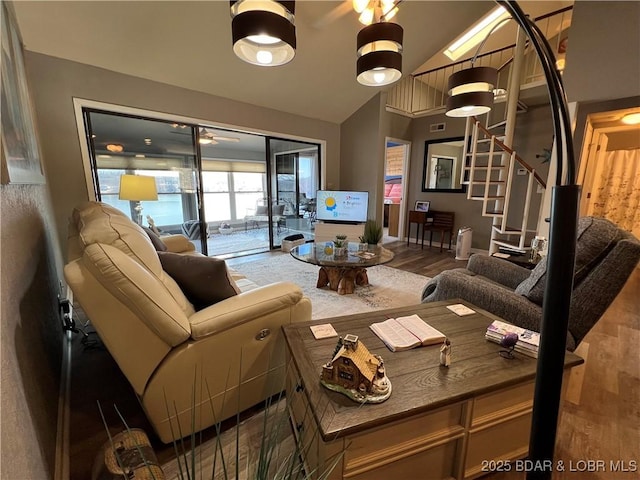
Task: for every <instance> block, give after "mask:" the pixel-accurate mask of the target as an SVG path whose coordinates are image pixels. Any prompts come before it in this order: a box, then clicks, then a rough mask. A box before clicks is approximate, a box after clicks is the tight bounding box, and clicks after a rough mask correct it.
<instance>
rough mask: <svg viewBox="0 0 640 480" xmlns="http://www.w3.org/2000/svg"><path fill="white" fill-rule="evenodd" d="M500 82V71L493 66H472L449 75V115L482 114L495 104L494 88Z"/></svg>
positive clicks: (467, 115)
mask: <svg viewBox="0 0 640 480" xmlns="http://www.w3.org/2000/svg"><path fill="white" fill-rule="evenodd" d="M497 82H498V71H497V70H496V69H495V68H492V67H471V68H467V69H465V70H460V71H459V72H456V73H454V74H453V75H451V76H450V77H449V83H448V85H447V88H448V90H449V97H448V98H447V111H446V113H445V115H447V116H448V117H470V116H473V115H482V114H483V113H487V112H488V111H489V110H491V107H492V106H493V96H494V95H493V89H494V88H495V86H496V83H497Z"/></svg>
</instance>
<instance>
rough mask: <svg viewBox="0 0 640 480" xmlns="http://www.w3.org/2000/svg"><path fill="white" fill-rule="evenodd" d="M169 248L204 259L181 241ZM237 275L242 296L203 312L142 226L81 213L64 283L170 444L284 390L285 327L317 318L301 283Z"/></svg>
mask: <svg viewBox="0 0 640 480" xmlns="http://www.w3.org/2000/svg"><path fill="white" fill-rule="evenodd" d="M162 240H163V242H164V243H165V244H166V245H167V246H168V249H169V251H173V252H179V253H184V254H190V255H199V254H197V253H196V252H194V246H193V244H192V243H191V242H189V241H188V240H187V239H186V237H184V236H182V235H173V236H169V237H163V238H162ZM229 271H230V274H231V275H230V276H231V277H232V278H233V280H234V281H235V283H236V285H237V287H238V288H239V290H240V291H241V293H239V294H238V295H236V296H232V297H229V298H227V299H225V300H222V301H220V302H218V303H215V304H213V305H211V306H209V307H207V308H204V309H202V310H200V311H198V312H196V311H195V310H194V308H193V305H192V304H191V303H190V302H189V301H188V300H187V297H186V296H185V295H184V293H183V292H182V290H181V289H180V287H179V286H178V285H177V284H176V282H175V281H174V280H173V279H172V278H171V277H170V276H169V275H168V274H166V273H165V272H164V271H163V269H162V266H161V263H160V260H159V258H158V254H157V252H156V250H155V248H154V247H153V245H152V243H151V240H150V239H149V237H148V236H147V234H146V233H145V231H144V230H143V229H142V228H141V227H140V226H138V225H136V224H135V223H134V222H132V221H131V220H130V219H129V218H128V217H127V216H126V215H124V214H123V213H122V212H120V211H119V210H117V209H115V208H113V207H110V206H109V205H106V204H103V203H98V202H88V203H86V204H84V205H82V206H80V207H78V208H76V209H75V210H74V212H73V216H72V219H71V222H70V235H69V262H68V264H67V265H66V266H65V269H64V274H65V279H66V281H67V283H68V285H69V286H70V287H71V289H72V291H73V294H74V301H77V302H78V303H79V304H80V306H81V307H82V309H83V310H84V311H85V313H86V314H87V316H88V317H89V319H90V320H91V324H92V325H93V326H94V327H95V329H96V331H97V332H98V334H99V335H100V338H101V339H102V341H103V342H104V344H105V346H106V347H107V349H108V350H109V352H110V353H111V355H112V356H113V358H114V359H115V361H116V362H117V363H118V366H119V367H120V369H121V370H122V372H123V373H124V375H125V376H126V377H127V379H128V380H129V382H130V383H131V385H132V387H133V389H134V390H135V392H136V394H137V395H138V397H139V400H140V403H141V405H142V407H143V408H144V410H145V412H146V414H147V417H148V418H149V420H150V422H151V424H152V425H153V428H154V429H155V431H156V433H157V434H158V436H159V438H160V439H161V440H162V441H163V442H165V443H168V442H170V441H171V440H172V439H174V438H178V437H181V436H186V435H189V434H190V433H191V431H192V428H191V424H192V423H191V422H192V413H193V414H194V418H195V428H193V430H195V431H199V430H202V429H204V428H206V427H209V426H211V425H213V424H215V423H216V422H218V421H222V420H224V419H226V418H229V417H231V416H233V415H235V414H236V413H237V412H238V411H242V410H244V409H246V408H248V407H250V406H252V405H255V404H257V403H259V402H261V401H262V400H264V399H265V398H267V397H268V396H270V395H273V394H275V393H277V392H279V391H282V390H283V389H284V373H285V344H284V339H283V335H282V331H281V326H282V325H287V324H290V323H293V322H301V321H308V320H310V319H311V302H310V300H309V299H308V298H307V297H305V296H303V294H302V291H301V290H300V288H299V287H298V286H297V285H295V284H292V283H287V282H279V283H273V284H271V285H267V286H264V287H258V286H257V285H255V284H254V283H253V282H251V281H250V280H248V279H246V278H244V277H242V276H241V275H239V274H238V273H237V272H234V271H232V270H231V269H229ZM238 387H239V388H238ZM194 394H195V395H194ZM193 405H195V409H192V406H193ZM192 410H194V411H193V412H192ZM168 412H170V415H169V413H168ZM170 417H171V422H170V421H169V419H170ZM176 418H177V420H179V423H180V427H179V428H178V426H177V423H176Z"/></svg>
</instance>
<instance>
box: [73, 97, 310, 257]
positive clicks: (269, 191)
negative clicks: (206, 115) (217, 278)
mask: <svg viewBox="0 0 640 480" xmlns="http://www.w3.org/2000/svg"><path fill="white" fill-rule="evenodd" d="M83 115H84V122H85V131H86V135H87V143H88V145H89V150H90V157H91V158H90V163H91V175H92V178H93V189H94V192H95V198H96V199H97V200H99V201H103V202H105V203H108V204H109V205H112V206H114V207H115V208H117V209H119V210H121V211H123V212H125V213H126V214H127V215H129V216H130V217H131V218H132V219H133V220H134V221H136V222H138V223H140V224H141V225H142V226H145V227H147V226H153V227H154V228H157V229H158V231H159V233H160V234H161V235H162V234H173V233H182V234H184V235H187V236H188V237H189V239H190V240H191V241H192V242H193V243H194V245H195V246H196V250H198V251H199V252H202V253H204V254H208V255H215V256H222V257H224V256H231V255H238V254H246V253H256V252H261V251H267V250H269V249H273V248H278V247H279V246H280V245H281V244H282V240H283V238H285V237H287V236H288V235H293V234H298V235H300V234H301V235H303V237H304V238H305V239H306V240H312V239H313V236H314V235H313V229H314V222H315V197H316V192H317V190H318V189H319V186H320V174H319V172H320V146H319V145H317V144H310V143H305V142H299V141H292V140H286V139H280V138H271V137H267V136H265V135H259V134H254V133H246V132H238V131H232V130H226V129H221V128H217V127H213V126H208V125H191V124H184V123H177V122H172V121H169V120H157V119H152V118H143V117H137V116H131V115H124V114H118V113H113V112H107V111H102V110H96V109H88V108H86V109H84V110H83ZM138 177H141V178H138ZM144 177H147V178H148V177H152V178H153V181H152V184H153V185H154V188H155V191H154V192H153V194H149V193H148V192H147V193H144V194H142V193H131V191H132V190H131V189H130V188H125V189H121V184H122V183H121V182H122V181H123V179H125V180H127V181H134V180H135V181H142V180H144Z"/></svg>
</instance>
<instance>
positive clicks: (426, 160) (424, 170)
mask: <svg viewBox="0 0 640 480" xmlns="http://www.w3.org/2000/svg"><path fill="white" fill-rule="evenodd" d="M463 140H464V137H450V138H439V139H437V140H427V141H425V142H424V163H423V166H422V191H423V192H442V193H464V192H466V191H467V186H466V185H460V188H427V176H428V173H429V165H428V163H429V146H430V145H433V144H439V143H448V142H460V141H463ZM460 161H461V164H462V168H464V166H465V165H466V161H465V159H464V158H461V159H460Z"/></svg>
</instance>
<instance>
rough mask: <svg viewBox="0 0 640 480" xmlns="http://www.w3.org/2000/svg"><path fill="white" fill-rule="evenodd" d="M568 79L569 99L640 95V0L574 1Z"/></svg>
mask: <svg viewBox="0 0 640 480" xmlns="http://www.w3.org/2000/svg"><path fill="white" fill-rule="evenodd" d="M563 78H564V84H565V88H566V91H567V97H568V99H569V101H570V102H582V101H592V100H611V99H616V98H624V97H631V96H634V95H640V2H637V1H632V2H613V1H608V2H602V1H601V2H593V1H585V0H579V1H577V2H575V4H574V7H573V17H572V22H571V30H570V31H569V47H568V49H567V58H566V69H565V71H564V74H563Z"/></svg>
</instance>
